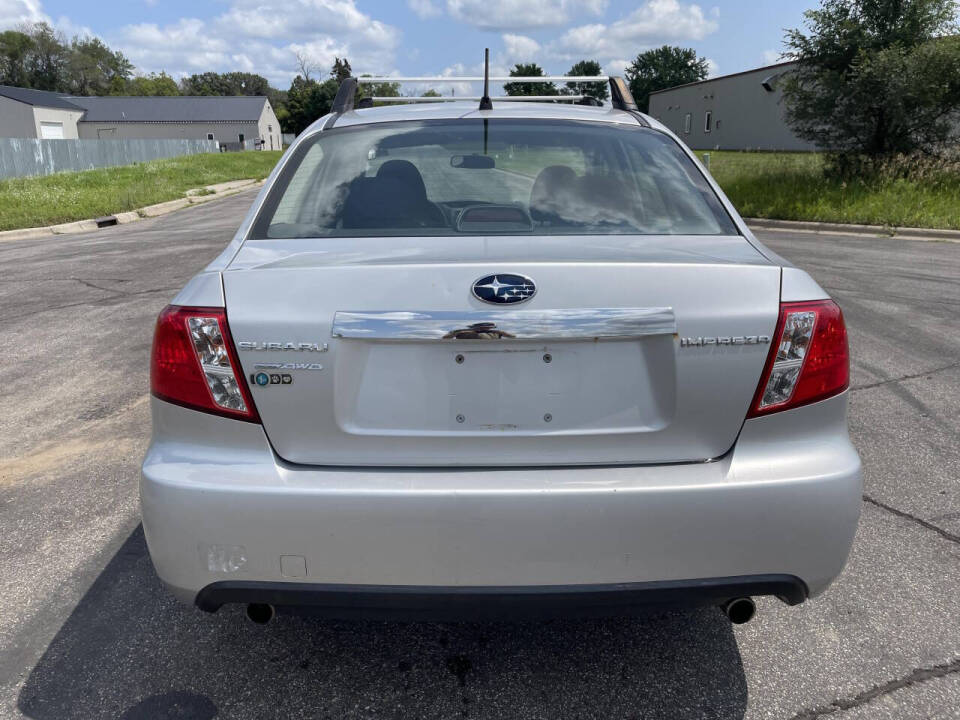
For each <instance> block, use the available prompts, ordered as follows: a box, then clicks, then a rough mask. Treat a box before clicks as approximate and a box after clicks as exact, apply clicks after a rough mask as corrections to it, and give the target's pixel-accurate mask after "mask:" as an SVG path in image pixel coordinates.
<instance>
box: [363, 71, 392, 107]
mask: <svg viewBox="0 0 960 720" xmlns="http://www.w3.org/2000/svg"><path fill="white" fill-rule="evenodd" d="M363 77H370V76H369V75H364V76H363ZM365 97H400V83H392V82H380V83H370V84H363V85H358V86H357V94H356V97H355V100H356V101H357V102H359V101H360V99H361V98H365Z"/></svg>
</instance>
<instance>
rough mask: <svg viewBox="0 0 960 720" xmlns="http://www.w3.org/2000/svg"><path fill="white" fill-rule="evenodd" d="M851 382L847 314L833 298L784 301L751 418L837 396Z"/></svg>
mask: <svg viewBox="0 0 960 720" xmlns="http://www.w3.org/2000/svg"><path fill="white" fill-rule="evenodd" d="M849 384H850V350H849V348H848V346H847V327H846V325H845V324H844V322H843V313H842V312H840V308H839V307H838V306H837V304H836V303H835V302H833V301H832V300H817V301H815V302H799V303H781V305H780V318H779V319H778V320H777V330H776V332H775V333H774V335H773V345H772V347H771V348H770V354H769V356H768V357H767V364H766V365H765V366H764V368H763V375H762V376H761V378H760V385H759V386H758V387H757V392H756V395H755V396H754V398H753V404H752V405H751V407H750V414H749V415H748V417H757V416H758V415H766V414H767V413H772V412H778V411H780V410H788V409H790V408H795V407H799V406H800V405H807V404H809V403H813V402H817V401H818V400H823V399H825V398H828V397H831V396H833V395H837V394H838V393H841V392H843V391H844V390H846V389H847V387H848V386H849Z"/></svg>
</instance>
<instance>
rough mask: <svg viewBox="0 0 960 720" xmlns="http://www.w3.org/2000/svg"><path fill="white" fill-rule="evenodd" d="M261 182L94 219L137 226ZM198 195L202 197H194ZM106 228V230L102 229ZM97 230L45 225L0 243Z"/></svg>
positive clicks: (91, 223)
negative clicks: (139, 221) (150, 219)
mask: <svg viewBox="0 0 960 720" xmlns="http://www.w3.org/2000/svg"><path fill="white" fill-rule="evenodd" d="M263 182H264V181H263V180H254V179H252V178H251V179H247V180H231V181H229V182H223V183H217V184H216V185H207V186H206V187H204V188H194V189H192V190H187V192H186V193H184V194H185V195H186V197H182V198H179V199H177V200H168V201H167V202H162V203H157V204H156V205H148V206H147V207H143V208H139V209H137V210H131V211H130V212H122V213H117V214H116V215H111V216H109V217H108V218H98V219H100V220H104V219H107V220H114V219H115V220H116V223H111V225H113V224H116V225H126V224H127V223H132V222H137V221H138V220H143V219H144V218H153V217H160V216H161V215H166V214H168V213H172V212H175V211H177V210H182V209H183V208H185V207H190V206H191V205H203V204H205V203H208V202H211V201H213V200H218V199H220V198H225V197H229V196H231V195H236V194H237V193H239V192H243V191H244V190H248V189H250V188H253V187H259V186H260V185H263ZM198 193H203V194H202V195H201V194H198ZM104 227H109V226H104ZM100 228H101V226H100V225H99V224H98V223H97V220H93V219H91V220H77V221H76V222H69V223H61V224H60V225H49V226H47V227H35V228H22V229H19V230H4V231H2V232H0V242H5V241H10V240H27V239H32V238H43V237H51V236H53V235H71V234H73V233H82V232H90V231H92V230H99V229H100Z"/></svg>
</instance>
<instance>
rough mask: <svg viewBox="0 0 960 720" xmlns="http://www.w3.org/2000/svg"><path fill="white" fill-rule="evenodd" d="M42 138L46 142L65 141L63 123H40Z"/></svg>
mask: <svg viewBox="0 0 960 720" xmlns="http://www.w3.org/2000/svg"><path fill="white" fill-rule="evenodd" d="M40 137H41V138H43V139H44V140H63V123H59V122H42V123H40Z"/></svg>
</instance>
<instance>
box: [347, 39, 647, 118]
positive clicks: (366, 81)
mask: <svg viewBox="0 0 960 720" xmlns="http://www.w3.org/2000/svg"><path fill="white" fill-rule="evenodd" d="M491 80H492V81H494V82H502V83H543V82H548V83H552V82H565V83H577V84H580V83H584V84H585V83H610V104H611V105H612V106H613V107H614V108H616V109H618V110H626V111H627V112H630V113H633V114H634V115H636V116H637V119H638V120H640V121H641V122H642V123H644V124H645V120H644V119H643V117H642V116H641V115H640V113H639V110H638V108H637V103H636V101H635V100H634V99H633V95H631V94H630V86H629V85H627V83H626V81H624V79H623V78H622V77H618V76H614V75H519V76H516V77H514V76H505V77H503V76H494V77H491V76H490V49H489V48H486V49H484V51H483V76H475V75H470V76H462V77H454V76H450V75H434V76H405V75H401V76H397V77H389V76H387V77H384V76H377V77H374V76H371V75H367V76H365V77H358V78H354V77H350V78H347V79H346V80H344V81H343V82H342V83H341V84H340V88H339V89H338V90H337V97H336V99H335V100H334V101H333V113H334V114H335V115H340V114H341V113H344V112H347V111H348V110H352V109H353V108H354V102H355V100H356V95H357V88H358V86H359V85H372V84H375V83H390V84H393V83H439V84H444V85H450V84H453V83H463V82H481V81H482V82H483V95H482V96H481V97H479V98H476V97H466V98H465V97H459V98H456V99H457V100H479V101H480V109H481V110H492V109H493V102H492V100H494V99H495V100H499V101H507V102H524V101H527V102H530V101H570V102H576V101H581V100H583V101H586V100H587V97H586V96H585V95H583V94H580V95H509V96H503V97H497V98H492V99H491V97H490V81H491ZM452 99H453V98H447V97H445V96H436V97H427V96H419V97H373V98H369V97H367V98H364V99H363V100H362V101H361V105H360V107H369V106H370V105H371V104H372V103H373V102H381V103H405V102H412V103H416V102H444V101H449V100H452ZM591 102H594V103H595V102H596V101H595V100H593V101H591Z"/></svg>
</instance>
